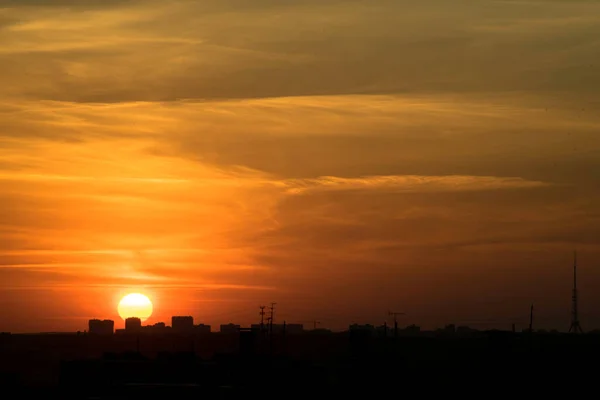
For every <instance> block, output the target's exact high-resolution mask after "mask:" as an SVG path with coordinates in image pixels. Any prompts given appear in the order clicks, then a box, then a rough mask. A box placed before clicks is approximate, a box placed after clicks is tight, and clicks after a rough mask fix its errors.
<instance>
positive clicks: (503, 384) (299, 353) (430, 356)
mask: <svg viewBox="0 0 600 400" xmlns="http://www.w3.org/2000/svg"><path fill="white" fill-rule="evenodd" d="M242 336H243V337H241V336H240V335H222V336H221V335H214V334H213V335H209V336H203V337H186V336H169V337H134V336H128V337H126V336H124V337H118V336H109V337H94V336H87V335H81V336H75V335H72V336H71V335H67V336H60V335H58V336H56V335H50V336H20V335H4V336H2V338H0V344H1V347H0V351H1V352H0V384H2V388H3V390H4V391H5V394H6V395H7V396H3V395H2V394H0V396H2V397H3V398H12V397H13V396H14V393H18V394H19V395H18V397H25V396H27V397H28V398H29V397H31V396H34V398H42V397H43V398H72V399H93V398H97V399H133V398H135V399H138V398H144V397H152V398H160V397H164V398H165V399H188V398H237V397H239V396H252V397H255V396H259V397H260V398H263V399H265V398H269V399H270V398H286V397H287V398H305V397H307V398H308V397H310V398H327V397H334V398H338V397H342V396H346V397H348V396H350V397H351V398H355V397H358V396H368V397H379V396H385V397H413V396H419V397H428V396H434V395H435V396H452V397H456V396H460V397H463V398H464V397H466V398H496V397H503V398H506V397H507V396H510V397H515V396H516V397H523V396H535V397H536V398H541V397H546V396H547V397H549V396H552V397H555V396H556V395H559V396H564V395H566V394H567V393H569V394H571V395H578V396H579V395H585V396H589V395H595V394H597V392H598V388H599V387H600V384H599V383H598V382H597V376H598V374H597V372H598V371H599V368H598V365H599V362H600V358H599V356H600V336H597V335H549V334H548V335H533V336H532V335H528V334H513V333H503V332H489V333H486V334H480V335H476V336H472V337H456V336H448V337H400V338H372V337H368V336H365V335H363V334H353V335H349V334H332V335H322V336H316V335H312V336H311V335H298V336H291V335H290V336H288V337H274V338H273V340H269V339H268V338H266V337H261V336H260V335H256V334H252V335H250V334H247V335H242Z"/></svg>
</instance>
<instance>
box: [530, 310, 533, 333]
mask: <svg viewBox="0 0 600 400" xmlns="http://www.w3.org/2000/svg"><path fill="white" fill-rule="evenodd" d="M529 333H533V304H532V305H531V309H530V310H529Z"/></svg>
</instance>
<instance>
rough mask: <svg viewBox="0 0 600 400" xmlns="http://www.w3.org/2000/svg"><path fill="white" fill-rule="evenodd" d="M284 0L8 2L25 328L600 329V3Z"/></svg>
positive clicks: (2, 223) (3, 12) (18, 306)
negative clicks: (121, 311) (126, 302)
mask: <svg viewBox="0 0 600 400" xmlns="http://www.w3.org/2000/svg"><path fill="white" fill-rule="evenodd" d="M284 3H285V5H282V2H279V1H272V0H253V1H251V0H204V1H203V0H198V1H192V0H188V1H184V0H181V1H154V0H145V1H135V0H131V1H126V0H111V1H106V0H105V1H100V0H94V1H86V2H83V1H76V0H53V1H51V0H18V1H17V0H0V88H2V89H1V90H0V217H1V218H0V331H13V332H20V331H51V330H83V329H86V327H87V319H89V318H113V319H115V320H117V321H118V322H117V325H119V326H122V321H119V318H118V315H117V309H116V307H117V303H118V301H119V299H120V297H121V296H122V295H123V294H126V293H128V292H131V291H136V292H142V293H144V294H146V295H148V296H149V297H151V298H152V300H153V302H154V309H155V314H154V315H153V317H152V318H151V319H150V320H149V321H148V322H158V321H166V322H170V316H171V315H173V314H191V315H193V316H194V317H195V319H196V321H198V322H205V323H209V324H213V325H217V324H220V323H228V322H238V323H242V324H249V323H251V322H256V321H257V320H258V318H259V316H258V312H259V309H258V306H259V305H261V304H264V305H268V304H269V303H270V302H272V301H274V302H277V303H278V305H277V314H276V318H280V320H283V319H285V320H287V321H288V322H305V323H306V324H307V325H312V324H311V323H309V322H308V321H311V320H313V319H319V320H320V321H322V322H323V326H325V327H331V328H343V327H345V326H347V325H348V324H349V323H351V322H361V323H382V322H383V321H384V320H386V319H388V316H387V311H388V310H394V311H404V312H406V313H407V316H406V317H404V320H403V321H402V324H405V323H406V324H408V323H417V324H420V325H422V326H424V327H428V328H430V327H436V326H441V325H443V324H445V323H457V324H471V325H475V326H479V327H490V326H495V327H501V328H508V327H510V324H511V323H513V322H515V323H517V326H518V327H519V328H523V327H526V324H527V323H528V312H529V305H530V303H532V302H533V303H535V304H536V322H537V323H538V325H539V326H540V327H546V328H550V327H556V328H558V329H567V328H568V326H569V311H570V289H571V281H570V279H571V270H570V267H571V265H572V251H573V249H574V248H576V249H577V250H578V252H579V255H580V264H581V268H580V271H581V272H580V277H581V281H580V290H581V294H580V297H581V307H580V308H581V314H582V315H581V320H582V325H583V327H584V329H592V328H600V311H599V310H598V307H597V306H600V294H599V293H600V290H598V288H600V270H598V269H597V268H596V267H597V266H598V265H599V262H600V247H599V244H600V224H599V222H600V214H599V211H598V205H599V204H600V172H599V171H600V136H599V135H600V112H599V106H600V94H599V93H600V41H599V40H598V37H600V4H598V3H596V2H590V1H582V0H581V1H580V0H573V1H569V2H566V1H551V0H546V1H542V0H540V1H519V0H515V1H453V2H448V1H446V0H444V1H442V0H426V1H422V2H421V1H419V2H414V1H408V0H406V1H404V0H373V1H336V0H318V1H317V0H304V1H300V0H298V1H291V0H290V1H287V2H284ZM478 324H479V325H478Z"/></svg>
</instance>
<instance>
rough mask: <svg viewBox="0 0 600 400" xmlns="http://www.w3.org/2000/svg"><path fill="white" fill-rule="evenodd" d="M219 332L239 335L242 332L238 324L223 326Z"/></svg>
mask: <svg viewBox="0 0 600 400" xmlns="http://www.w3.org/2000/svg"><path fill="white" fill-rule="evenodd" d="M219 331H220V332H221V333H238V332H239V331H240V326H239V325H236V324H227V325H221V326H220V327H219Z"/></svg>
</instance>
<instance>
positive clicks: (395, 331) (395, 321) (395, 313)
mask: <svg viewBox="0 0 600 400" xmlns="http://www.w3.org/2000/svg"><path fill="white" fill-rule="evenodd" d="M389 315H392V316H393V317H394V337H398V315H406V313H403V312H391V311H389Z"/></svg>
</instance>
